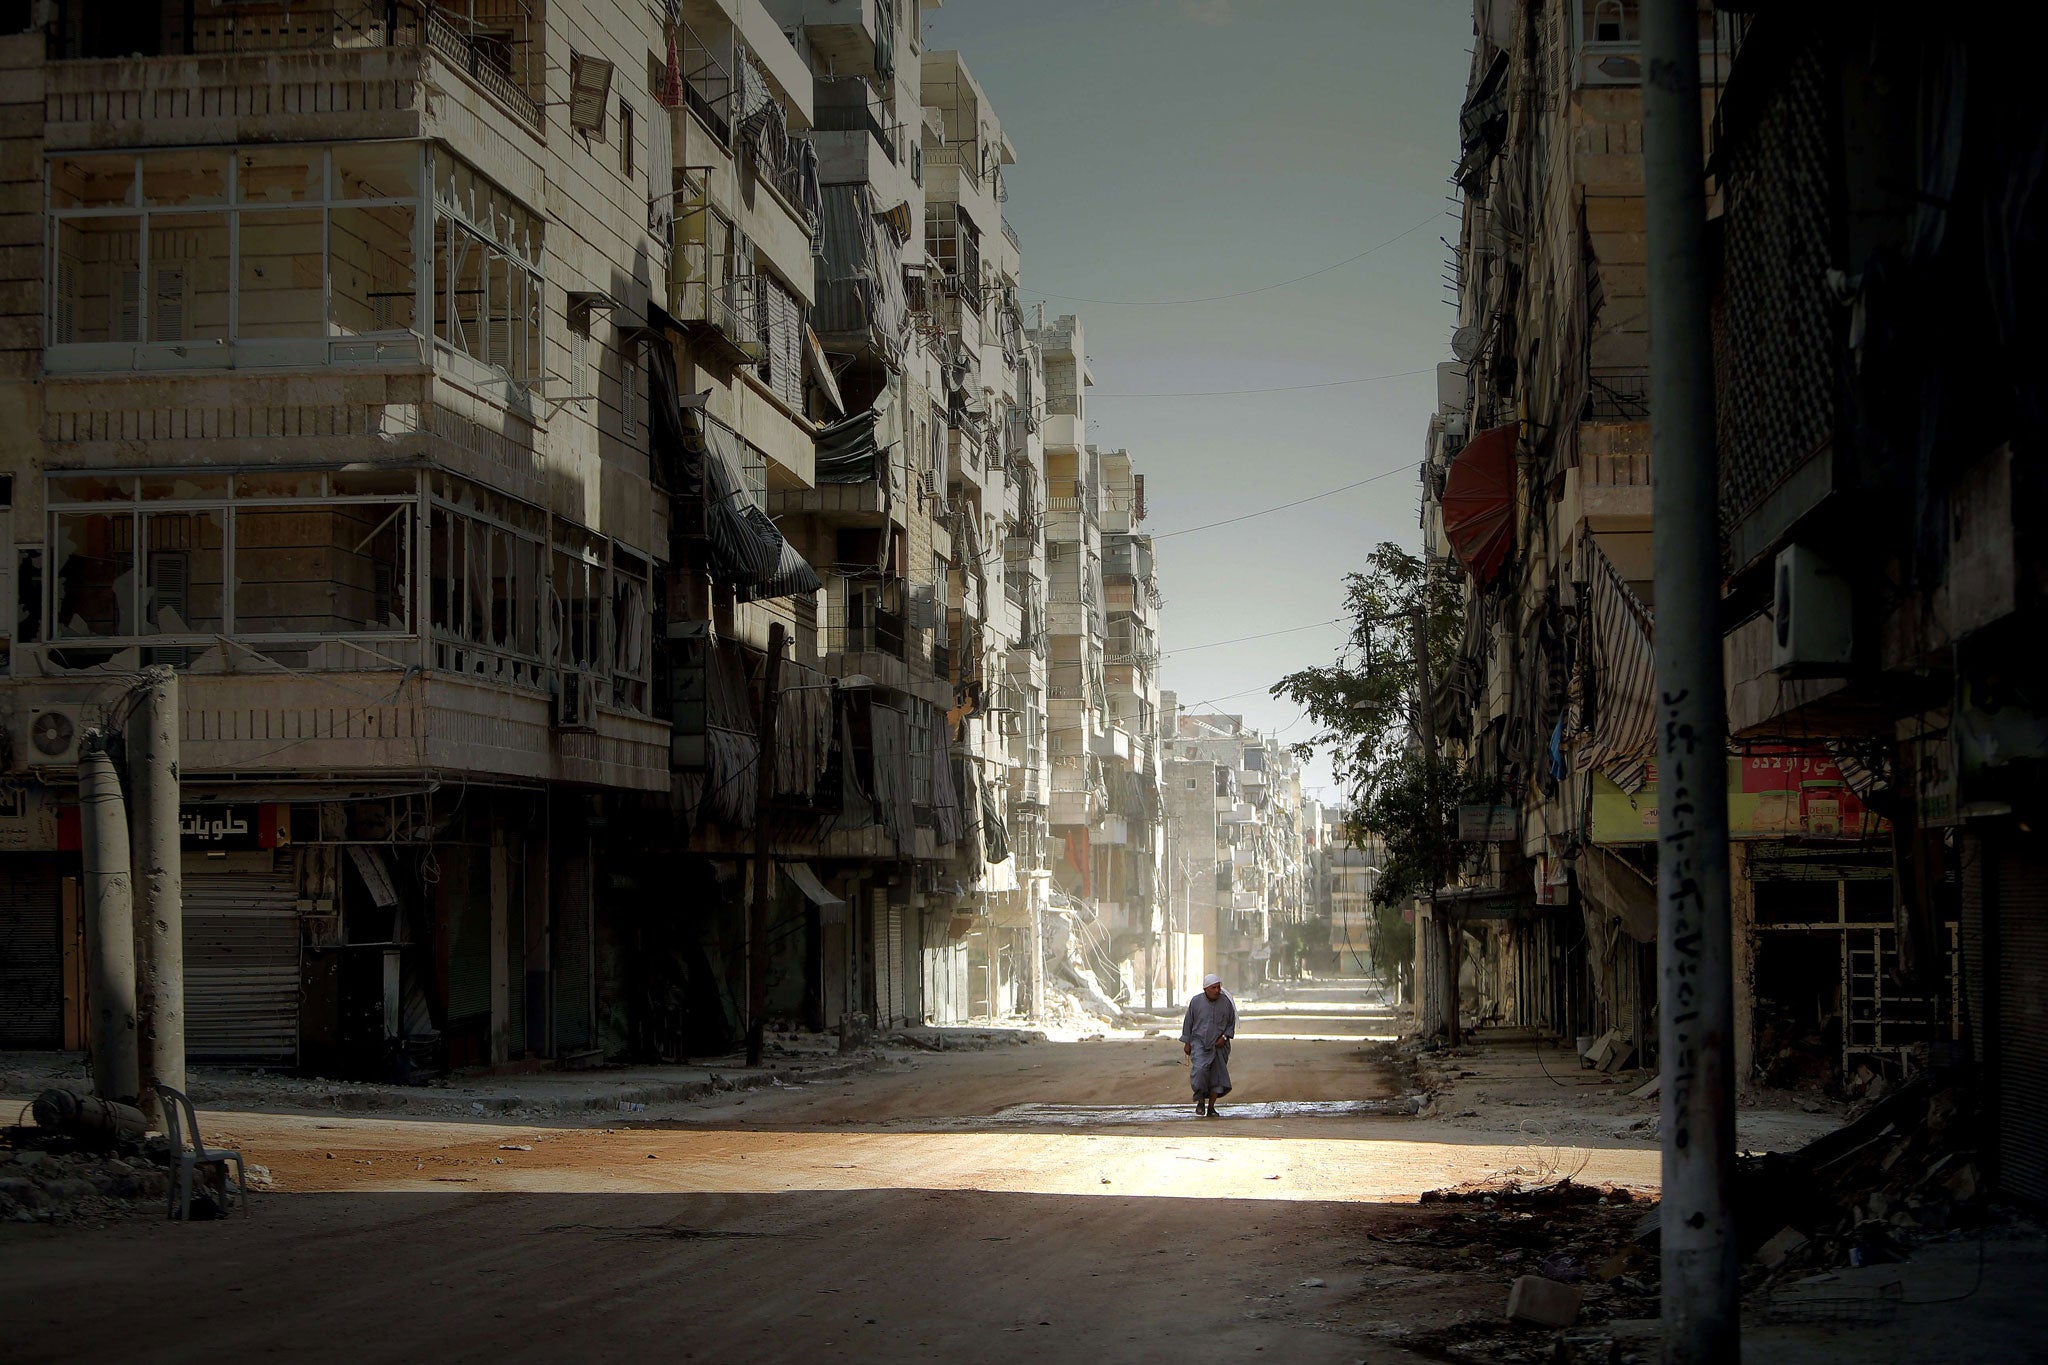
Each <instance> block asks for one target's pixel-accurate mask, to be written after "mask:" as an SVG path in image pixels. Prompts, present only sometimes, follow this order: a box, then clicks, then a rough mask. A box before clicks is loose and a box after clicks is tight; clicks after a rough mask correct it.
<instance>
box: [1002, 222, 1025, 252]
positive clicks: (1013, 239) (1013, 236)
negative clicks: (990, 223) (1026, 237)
mask: <svg viewBox="0 0 2048 1365" xmlns="http://www.w3.org/2000/svg"><path fill="white" fill-rule="evenodd" d="M1003 236H1005V237H1008V238H1009V239H1010V245H1011V246H1013V247H1016V248H1017V250H1019V251H1022V250H1023V249H1024V245H1023V243H1021V242H1019V241H1018V240H1017V229H1015V228H1013V227H1011V226H1010V220H1009V219H1007V218H1005V219H1003Z"/></svg>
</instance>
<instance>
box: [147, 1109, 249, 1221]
mask: <svg viewBox="0 0 2048 1365" xmlns="http://www.w3.org/2000/svg"><path fill="white" fill-rule="evenodd" d="M156 1093H157V1094H158V1095H159V1096H161V1097H162V1099H163V1102H164V1127H165V1129H166V1130H167V1132H168V1135H169V1137H170V1139H171V1156H172V1159H173V1160H174V1161H175V1162H176V1169H175V1171H174V1172H173V1174H172V1178H171V1188H170V1209H169V1212H170V1216H171V1218H172V1220H173V1221H179V1220H186V1221H189V1220H190V1219H191V1217H192V1177H193V1174H194V1173H195V1172H196V1171H198V1170H199V1169H200V1168H202V1167H204V1168H206V1169H208V1170H214V1171H219V1172H220V1175H221V1181H220V1184H221V1194H220V1211H221V1216H222V1217H223V1218H225V1217H226V1216H227V1212H228V1189H227V1184H228V1181H227V1168H228V1164H229V1163H230V1162H232V1163H234V1167H235V1183H236V1184H238V1185H240V1186H241V1189H242V1203H243V1205H244V1207H246V1206H247V1205H248V1203H249V1174H248V1171H247V1169H246V1168H245V1167H244V1166H243V1164H242V1154H241V1153H240V1152H238V1151H232V1150H230V1149H228V1148H225V1147H208V1146H207V1145H206V1144H205V1143H203V1142H201V1141H200V1140H199V1115H198V1114H197V1113H196V1112H194V1110H193V1108H192V1101H190V1100H188V1099H186V1098H185V1095H184V1092H183V1091H179V1090H173V1089H171V1087H169V1086H168V1085H159V1086H157V1087H156ZM180 1111H182V1113H181V1112H180ZM186 1133H190V1134H191V1136H192V1142H191V1147H190V1149H189V1150H188V1149H187V1147H186V1143H185V1134H186Z"/></svg>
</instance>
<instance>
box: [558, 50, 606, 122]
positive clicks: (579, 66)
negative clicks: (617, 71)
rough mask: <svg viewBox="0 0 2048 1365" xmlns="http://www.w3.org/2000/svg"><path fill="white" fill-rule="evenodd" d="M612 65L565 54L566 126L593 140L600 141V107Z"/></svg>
mask: <svg viewBox="0 0 2048 1365" xmlns="http://www.w3.org/2000/svg"><path fill="white" fill-rule="evenodd" d="M611 92H612V64H611V63H610V62H608V61H605V60H604V59H603V58H601V57H586V56H584V55H583V54H582V53H581V52H572V53H570V54H569V126H570V127H571V128H574V129H575V130H576V131H577V132H579V133H582V134H583V135H584V136H585V137H588V138H589V139H590V140H591V141H593V142H603V141H604V110H605V105H606V104H607V103H608V102H609V101H610V99H611Z"/></svg>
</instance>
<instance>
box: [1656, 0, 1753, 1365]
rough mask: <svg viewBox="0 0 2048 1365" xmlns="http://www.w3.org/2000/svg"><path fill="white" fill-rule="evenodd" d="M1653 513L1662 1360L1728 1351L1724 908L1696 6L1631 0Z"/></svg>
mask: <svg viewBox="0 0 2048 1365" xmlns="http://www.w3.org/2000/svg"><path fill="white" fill-rule="evenodd" d="M1641 14H1642V33H1643V44H1642V50H1643V59H1644V66H1645V68H1646V74H1645V78H1644V81H1643V174H1644V210H1645V212H1644V217H1645V225H1646V227H1647V228H1648V241H1649V304H1650V450H1651V476H1652V479H1651V481H1652V490H1651V504H1650V509H1651V519H1652V523H1653V524H1654V525H1655V527H1656V531H1657V534H1656V547H1655V556H1656V583H1657V641H1656V646H1657V736H1658V751H1657V761H1658V768H1657V785H1658V800H1657V841H1658V856H1657V901H1658V914H1657V926H1658V927H1657V955H1658V969H1659V972H1660V974H1661V977H1662V982H1661V989H1660V992H1659V997H1658V1015H1659V1021H1660V1022H1659V1045H1660V1048H1661V1051H1662V1054H1663V1056H1662V1060H1663V1068H1664V1090H1663V1098H1662V1111H1663V1113H1662V1120H1663V1123H1662V1127H1663V1134H1664V1137H1663V1148H1664V1161H1663V1168H1664V1169H1663V1174H1664V1213H1663V1218H1662V1220H1661V1229H1662V1230H1661V1232H1660V1234H1659V1235H1660V1237H1661V1239H1662V1255H1663V1264H1664V1303H1663V1326H1664V1331H1663V1337H1664V1360H1665V1362H1666V1365H1723V1363H1724V1362H1733V1361H1735V1360H1736V1359H1737V1358H1738V1356H1739V1354H1740V1329H1741V1323H1740V1318H1739V1310H1740V1306H1741V1304H1740V1299H1741V1282H1740V1278H1739V1272H1740V1264H1739V1262H1738V1258H1737V1254H1736V1243H1735V1220H1734V1209H1733V1201H1732V1199H1731V1194H1732V1191H1733V1184H1734V1175H1735V1074H1734V1061H1735V987H1734V961H1733V959H1734V938H1733V927H1734V926H1733V921H1732V919H1731V916H1730V909H1729V903H1728V777H1727V771H1728V716H1727V701H1726V698H1725V696H1724V695H1723V693H1722V690H1721V689H1722V685H1723V684H1722V676H1721V611H1720V608H1721V601H1720V590H1719V585H1720V578H1721V572H1720V563H1719V553H1720V547H1719V544H1718V540H1717V537H1716V519H1715V516H1714V508H1715V507H1716V505H1717V501H1718V499H1717V489H1716V486H1715V457H1714V357H1713V349H1712V344H1711V340H1710V332H1709V308H1710V305H1711V291H1712V280H1711V275H1710V272H1709V258H1708V252H1707V240H1706V236H1707V211H1706V210H1707V206H1706V185H1705V179H1706V170H1705V167H1706V158H1705V155H1704V149H1703V147H1702V143H1701V137H1700V56H1699V6H1698V5H1697V4H1696V3H1695V0H1645V3H1644V4H1643V6H1642V9H1641Z"/></svg>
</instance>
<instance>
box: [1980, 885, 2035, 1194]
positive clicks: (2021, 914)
mask: <svg viewBox="0 0 2048 1365" xmlns="http://www.w3.org/2000/svg"><path fill="white" fill-rule="evenodd" d="M1991 879H1992V888H1991V889H1992V894H1993V895H1994V896H1995V897H1996V902H1995V905H1994V906H1993V907H1990V908H1991V910H1992V915H1993V916H1994V917H1995V920H1996V923H1995V925H1994V927H1993V929H1992V934H1993V937H1992V941H1991V944H1990V948H1991V953H1992V955H1993V960H1992V970H1993V971H1994V972H1995V973H1996V991H1995V1004H1994V1005H1993V1009H1994V1010H1995V1017H1994V1018H1993V1019H1991V1020H1990V1021H1989V1022H1990V1024H1991V1037H1990V1038H1989V1039H1988V1040H1987V1041H1988V1042H1989V1044H1990V1047H1991V1048H1992V1050H1993V1051H1992V1056H1993V1057H1994V1059H1995V1060H1994V1062H1993V1068H1994V1072H1993V1076H1992V1088H1993V1094H1994V1095H1995V1097H1996V1104H1997V1117H1996V1120H1995V1129H1994V1141H1995V1142H1996V1144H1997V1152H1998V1184H1999V1186H2000V1188H2001V1189H2003V1190H2005V1191H2007V1192H2008V1193H2011V1194H2016V1195H2019V1196H2021V1197H2022V1198H2025V1199H2028V1200H2032V1201H2034V1202H2036V1203H2042V1204H2048V1142H2043V1141H2042V1140H2041V1134H2042V1132H2043V1130H2044V1129H2048V996H2044V995H2043V994H2042V992H2041V989H2040V982H2041V980H2042V978H2043V977H2044V976H2048V857H2044V856H2043V853H2042V850H2040V849H2039V848H2035V847H2031V846H2028V847H2020V848H2016V847H2011V846H2006V847H2002V848H2000V849H1999V851H1998V858H1997V862H1996V865H1995V866H1994V867H1993V868H1992V869H1991Z"/></svg>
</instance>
